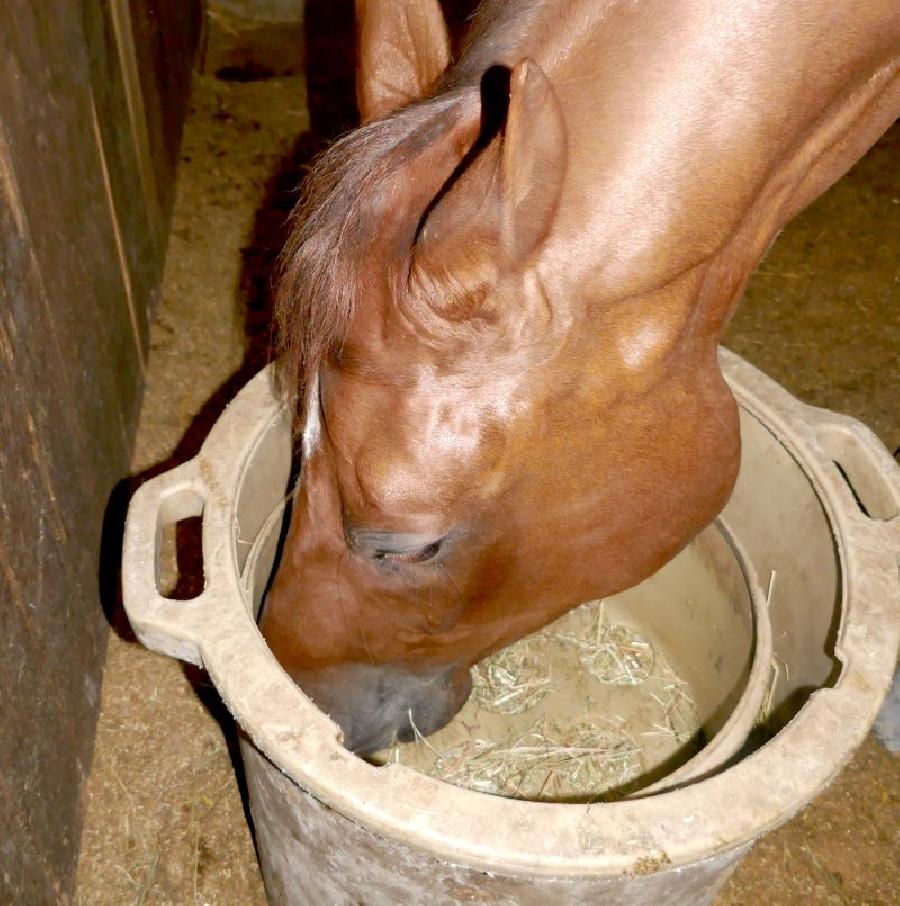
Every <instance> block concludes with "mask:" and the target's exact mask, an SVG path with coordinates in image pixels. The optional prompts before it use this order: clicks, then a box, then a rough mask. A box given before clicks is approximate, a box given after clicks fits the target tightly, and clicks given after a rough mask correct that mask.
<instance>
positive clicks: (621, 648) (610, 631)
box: [556, 601, 656, 686]
mask: <svg viewBox="0 0 900 906" xmlns="http://www.w3.org/2000/svg"><path fill="white" fill-rule="evenodd" d="M576 613H580V615H581V616H582V619H583V621H584V622H585V623H587V629H586V631H583V632H581V633H579V634H578V635H575V634H572V633H570V634H568V635H560V636H556V638H558V639H559V640H560V641H565V642H570V643H571V644H574V645H575V647H576V649H577V650H578V659H579V660H580V661H581V663H582V665H583V666H584V668H585V669H586V670H587V671H588V672H589V673H590V674H591V675H592V676H595V677H596V678H597V679H598V680H599V681H600V682H601V683H606V684H609V685H611V686H637V685H639V684H640V683H642V682H644V680H646V679H647V678H648V677H650V675H651V674H652V673H653V666H654V663H655V661H656V655H655V654H654V652H653V648H652V646H651V645H650V643H649V642H648V641H647V640H646V639H645V638H644V637H643V636H641V635H639V634H638V633H637V632H635V631H634V630H632V629H630V628H629V627H628V626H624V625H622V624H620V623H607V622H606V620H605V619H604V613H603V602H602V601H590V602H588V603H587V604H582V605H581V607H579V608H578V611H577V612H576ZM585 616H587V617H588V618H587V619H584V617H585Z"/></svg>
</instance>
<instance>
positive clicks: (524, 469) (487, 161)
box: [260, 0, 900, 753]
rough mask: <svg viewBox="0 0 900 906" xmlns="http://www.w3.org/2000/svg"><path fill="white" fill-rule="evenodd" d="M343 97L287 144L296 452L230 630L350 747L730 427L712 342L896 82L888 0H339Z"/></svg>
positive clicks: (421, 714) (396, 720)
mask: <svg viewBox="0 0 900 906" xmlns="http://www.w3.org/2000/svg"><path fill="white" fill-rule="evenodd" d="M357 37H358V66H357V95H358V101H359V109H360V114H361V119H362V124H361V125H360V127H359V128H358V129H356V130H355V131H352V132H350V133H349V134H347V135H346V136H344V137H343V138H340V139H339V140H338V141H336V142H335V143H334V144H333V145H332V146H331V147H330V148H329V149H328V150H326V151H325V152H324V154H323V155H322V156H321V157H320V159H319V160H318V162H317V163H316V164H315V165H314V167H313V168H312V169H311V171H310V173H309V174H308V177H307V179H306V182H305V184H304V187H303V189H302V195H301V198H300V201H299V202H298V206H297V209H296V211H295V212H294V215H293V224H292V232H291V236H290V239H289V240H288V242H287V244H286V246H285V250H284V252H283V258H282V268H281V274H280V278H279V289H278V298H277V303H276V323H277V330H278V335H279V337H280V340H279V342H280V347H279V349H280V351H281V353H282V354H283V355H282V371H281V375H282V380H283V381H284V382H285V387H286V389H287V391H288V392H289V393H291V394H292V403H291V405H292V406H294V410H293V411H294V412H295V416H296V418H295V421H296V426H295V427H296V440H297V445H298V447H299V448H300V453H301V462H302V465H301V469H300V477H299V482H298V485H297V487H296V491H295V493H294V497H293V503H292V513H291V518H290V525H289V527H288V529H287V532H286V536H285V540H284V545H283V550H282V554H281V560H280V564H279V566H278V569H277V573H276V575H275V577H274V579H273V581H272V584H271V587H270V589H269V592H268V595H267V598H266V602H265V606H264V610H263V614H262V617H261V620H260V629H261V631H262V633H263V635H264V637H265V639H266V641H267V643H268V645H269V647H270V649H271V651H272V652H273V654H274V655H275V657H276V658H277V659H278V660H279V661H280V663H281V664H282V666H283V667H284V669H285V670H286V671H287V672H288V673H289V674H290V675H291V677H292V678H293V679H294V680H295V681H296V682H297V683H298V684H299V685H300V686H301V688H302V689H303V690H304V691H305V692H306V693H307V694H308V695H309V696H310V697H311V698H312V700H313V701H314V702H316V704H317V705H319V707H320V708H322V709H323V710H324V711H325V712H326V713H328V714H329V715H330V716H331V717H332V718H333V719H334V720H335V722H336V723H337V725H338V727H339V728H340V731H341V732H342V734H343V737H342V738H343V742H344V745H346V746H347V747H348V748H350V749H351V750H353V751H355V752H357V753H368V752H372V751H373V750H376V749H378V748H381V747H384V746H387V745H389V744H390V743H391V742H393V741H394V740H396V739H409V738H410V737H411V735H412V734H413V732H414V728H415V730H416V731H418V732H421V733H422V734H424V735H427V734H428V733H430V732H433V731H434V730H436V729H438V728H439V727H440V726H442V725H443V724H444V723H446V722H447V721H448V720H449V719H450V718H451V717H452V716H453V715H454V714H455V713H456V711H457V710H458V709H459V708H460V707H461V705H462V703H463V702H464V701H465V699H466V697H467V696H468V694H469V691H470V678H469V676H470V672H469V668H470V666H471V665H472V664H473V663H475V662H476V661H478V660H479V659H481V658H482V657H484V656H486V655H487V654H489V653H490V652H492V651H495V650H496V649H498V648H500V647H502V646H504V645H506V644H508V643H510V642H511V641H513V640H515V639H518V638H520V637H522V636H524V635H526V634H528V633H530V632H532V631H534V630H536V629H538V628H540V627H542V626H544V625H545V624H547V623H549V622H550V621H552V620H553V619H555V618H557V617H558V616H560V615H561V614H563V613H564V612H565V611H567V610H568V609H570V608H571V607H573V606H574V605H576V604H578V603H579V602H581V601H584V600H587V599H593V598H599V597H603V596H606V595H610V594H613V593H616V592H618V591H620V590H622V589H625V588H627V587H629V586H631V585H634V584H636V583H638V582H640V581H641V580H642V579H644V578H645V577H647V576H649V575H650V574H651V573H653V572H654V571H655V570H657V569H658V568H659V567H660V566H662V565H663V564H664V563H665V562H666V561H667V560H669V559H670V558H671V557H673V556H674V555H675V554H676V553H677V552H678V551H680V550H681V549H682V548H683V547H684V546H685V545H686V544H687V543H688V542H689V541H690V540H691V539H692V538H693V537H694V536H695V535H696V534H697V533H698V532H699V531H700V530H701V529H702V528H703V527H704V526H706V525H707V524H708V523H709V522H710V521H711V520H713V519H714V518H715V516H716V515H717V514H718V513H719V511H720V510H721V509H722V507H723V506H724V504H725V503H726V502H727V500H728V498H729V495H730V493H731V490H732V487H733V484H734V481H735V477H736V474H737V470H738V464H739V458H740V432H739V426H738V413H737V406H736V403H735V400H734V399H733V397H732V395H731V393H730V391H729V389H728V387H727V385H726V383H725V381H724V379H723V377H722V373H721V371H720V368H719V364H718V361H717V351H716V350H717V341H718V338H719V336H720V334H721V333H722V330H723V327H724V326H725V324H726V323H727V321H728V318H729V316H730V314H731V312H732V311H733V310H734V307H735V305H736V304H737V302H738V300H739V298H740V296H741V294H742V291H743V289H744V287H745V285H746V283H747V280H748V278H749V277H750V275H751V273H752V272H753V270H754V269H755V267H756V265H757V264H758V262H759V261H760V260H761V258H762V257H763V255H764V254H765V252H766V250H767V249H768V247H769V245H770V244H771V242H772V241H773V239H774V238H775V236H776V235H777V234H778V232H779V230H780V229H781V228H782V227H783V226H784V224H785V223H786V222H787V221H788V220H790V219H791V218H792V217H793V216H794V215H795V214H797V213H798V212H799V211H800V210H801V209H803V208H804V207H805V206H806V205H808V204H809V203H810V202H811V201H813V200H814V199H815V198H816V197H817V196H818V195H819V194H821V193H822V192H823V191H824V190H825V189H826V188H828V187H829V186H830V185H831V184H832V183H833V182H834V181H835V180H837V179H838V178H839V177H840V176H841V175H842V174H843V173H844V172H846V171H847V170H848V169H849V167H850V166H851V165H852V164H853V163H854V162H855V161H856V160H857V159H858V158H860V157H861V156H862V155H863V154H864V153H865V151H866V150H867V149H868V148H869V147H870V146H871V145H872V144H873V143H874V142H875V140H876V139H877V138H878V137H879V136H880V135H881V134H882V132H884V131H885V130H886V129H887V127H888V126H889V125H890V124H891V122H892V121H893V120H894V119H895V118H896V116H897V115H898V112H900V76H898V69H900V9H898V7H897V4H896V0H858V2H854V3H847V2H845V0H808V2H804V0H768V2H759V0H729V2H727V3H726V2H721V3H709V2H701V0H684V2H679V3H672V2H670V0H519V2H512V0H509V2H501V0H486V2H484V3H482V4H481V5H480V7H479V8H478V10H477V11H476V13H475V15H474V17H473V18H472V19H471V21H470V23H469V25H468V30H467V32H466V35H465V37H464V39H463V42H462V44H461V46H460V48H459V50H458V52H457V53H456V55H455V59H453V58H452V57H453V54H452V51H451V42H450V39H449V37H448V33H447V29H446V27H445V24H444V20H443V18H442V11H441V8H440V6H439V4H438V2H437V0H357Z"/></svg>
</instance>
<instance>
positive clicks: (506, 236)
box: [499, 60, 567, 267]
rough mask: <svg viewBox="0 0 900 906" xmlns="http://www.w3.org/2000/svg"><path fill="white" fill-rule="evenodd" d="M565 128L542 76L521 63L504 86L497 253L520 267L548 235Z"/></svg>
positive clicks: (560, 182) (526, 62)
mask: <svg viewBox="0 0 900 906" xmlns="http://www.w3.org/2000/svg"><path fill="white" fill-rule="evenodd" d="M566 158H567V150H566V126H565V120H564V119H563V112H562V106H561V105H560V102H559V97H558V96H557V94H556V92H555V91H554V90H553V86H552V85H551V84H550V80H549V79H548V78H547V76H546V75H544V71H543V70H542V69H541V68H540V66H538V65H537V64H536V63H533V62H532V61H531V60H523V61H522V62H521V63H519V64H518V65H517V66H516V67H515V69H513V71H512V75H511V76H510V82H509V113H508V114H507V116H506V128H505V130H504V135H503V144H502V148H501V156H500V174H499V175H500V178H499V190H500V193H501V197H500V250H501V254H502V257H503V259H504V263H505V264H506V266H507V267H509V266H512V267H516V266H521V265H522V264H523V263H524V262H525V260H526V259H527V258H528V257H530V256H531V255H532V253H534V252H535V251H536V250H537V249H538V247H539V246H540V245H541V243H542V242H543V240H544V239H545V238H546V237H547V234H548V233H549V232H550V227H551V226H552V225H553V218H554V217H555V216H556V209H557V208H558V207H559V199H560V195H561V194H562V185H563V177H564V176H565V169H566Z"/></svg>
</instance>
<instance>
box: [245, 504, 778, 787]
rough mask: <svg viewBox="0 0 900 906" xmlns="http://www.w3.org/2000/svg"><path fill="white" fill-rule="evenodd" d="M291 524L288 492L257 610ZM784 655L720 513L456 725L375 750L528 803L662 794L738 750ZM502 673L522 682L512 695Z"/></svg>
mask: <svg viewBox="0 0 900 906" xmlns="http://www.w3.org/2000/svg"><path fill="white" fill-rule="evenodd" d="M246 499H247V500H248V503H249V502H251V501H253V502H254V505H255V500H256V498H246ZM284 522H285V516H284V503H280V504H279V505H278V506H277V507H276V509H275V510H274V511H273V512H272V513H271V514H270V516H269V518H268V519H267V520H266V522H265V524H264V526H263V527H262V529H261V531H260V532H259V535H258V536H257V538H256V539H255V541H254V542H253V544H252V547H251V550H250V553H249V555H248V557H247V560H246V564H245V566H244V570H243V573H242V583H243V585H244V588H245V590H246V592H247V601H248V603H249V602H252V606H253V612H254V615H255V614H256V613H257V612H258V609H259V607H260V603H261V600H262V596H263V594H264V591H265V588H266V586H267V584H268V580H269V577H270V575H271V572H272V569H273V564H274V562H275V560H276V558H277V551H278V541H279V537H280V536H281V534H282V530H283V527H284ZM770 660H771V635H770V631H769V624H768V614H767V610H766V606H765V600H764V598H763V596H762V595H761V594H760V591H759V588H758V585H757V582H756V578H755V574H754V572H753V568H752V565H751V564H750V563H749V560H748V559H747V557H746V555H745V554H744V553H743V551H742V550H741V548H740V545H739V543H738V542H737V541H736V540H735V539H734V537H733V536H732V534H731V532H730V531H729V530H728V528H727V526H726V525H725V523H724V522H723V521H722V520H717V521H716V523H714V524H713V525H711V526H709V527H708V528H707V529H705V530H704V531H703V532H701V534H700V535H698V536H697V538H695V539H694V541H693V542H691V544H690V545H688V547H686V548H685V549H684V550H683V551H682V552H681V553H680V554H679V555H678V556H677V557H676V558H674V559H673V560H672V561H670V562H669V563H668V564H667V565H666V566H664V567H663V568H662V569H660V570H659V571H658V572H656V573H655V574H654V575H652V576H651V577H649V578H648V579H646V580H645V581H644V582H642V583H641V584H640V585H638V586H636V587H634V588H631V589H629V590H628V591H625V592H622V593H621V594H618V595H615V596H613V597H610V598H607V599H604V600H603V601H602V602H599V601H598V602H589V603H586V604H584V605H582V606H581V607H578V608H575V609H573V610H572V611H570V612H569V613H567V614H566V615H564V616H563V617H561V618H560V619H558V620H556V621H555V622H554V623H552V624H551V625H549V626H547V627H545V628H544V629H543V630H541V631H540V632H537V633H534V634H532V635H530V636H528V637H527V638H525V639H522V640H520V641H518V642H516V643H514V644H513V645H511V646H509V647H508V648H506V649H503V650H502V651H501V652H499V653H498V654H496V655H494V656H493V657H491V658H488V659H486V660H485V661H483V662H482V663H481V664H480V665H479V666H478V667H477V668H476V669H475V670H474V671H473V675H474V690H473V694H472V695H471V696H470V697H469V700H468V701H467V702H466V704H465V706H464V707H463V708H462V710H461V711H460V712H459V714H457V715H456V717H454V719H453V720H452V721H451V722H450V723H449V724H448V725H447V726H446V727H444V728H442V729H441V730H439V731H438V732H437V733H435V734H432V735H431V736H430V737H429V738H428V739H427V740H425V739H424V738H421V737H419V736H417V738H416V739H415V740H414V741H413V742H409V743H403V744H399V745H397V746H395V747H394V748H393V749H390V750H383V751H382V752H378V753H375V755H374V756H371V758H370V760H371V761H372V763H374V764H379V765H381V764H386V763H399V764H403V765H406V766H407V767H411V768H414V769H417V770H419V771H421V772H423V773H426V774H430V775H431V776H433V777H436V778H437V779H439V780H446V781H448V782H451V783H454V784H456V785H459V786H464V787H468V788H469V789H473V790H475V791H477V792H486V793H491V794H494V795H504V796H509V797H512V798H520V799H533V800H539V801H548V802H578V801H584V802H592V801H597V800H599V799H613V798H621V797H623V796H633V795H642V794H646V793H648V792H658V791H660V790H662V789H667V788H670V787H672V786H674V785H676V784H678V783H685V782H688V781H691V780H695V779H698V778H700V777H702V776H704V775H705V774H707V773H709V772H710V771H712V770H714V769H716V768H718V767H720V766H721V765H722V764H724V763H725V762H726V761H727V760H728V759H729V758H731V757H732V756H734V755H735V753H736V752H737V751H738V750H739V749H740V747H741V746H742V745H743V744H744V742H745V741H746V739H747V737H748V735H749V734H750V732H751V730H752V729H753V726H754V723H755V721H756V719H757V717H758V714H759V711H760V708H761V705H762V702H763V699H764V697H765V694H766V691H767V681H768V678H769V673H770V671H769V664H770ZM517 671H518V672H519V675H518V676H515V675H513V674H516V672H517ZM498 677H502V678H503V680H504V681H506V682H508V683H511V684H512V686H510V687H504V688H503V689H501V690H500V691H499V692H498V689H497V688H496V683H497V679H498ZM516 684H518V685H516Z"/></svg>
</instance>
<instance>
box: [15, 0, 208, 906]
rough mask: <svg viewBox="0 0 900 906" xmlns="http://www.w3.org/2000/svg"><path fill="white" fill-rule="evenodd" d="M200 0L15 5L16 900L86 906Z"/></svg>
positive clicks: (28, 1) (49, 0) (65, 0)
mask: <svg viewBox="0 0 900 906" xmlns="http://www.w3.org/2000/svg"><path fill="white" fill-rule="evenodd" d="M199 21H200V19H199V0H194V2H189V0H46V2H45V0H41V2H34V0H5V2H4V3H3V4H2V5H0V903H11V902H15V903H23V904H24V903H27V904H29V906H30V904H35V906H38V904H43V903H58V902H62V903H65V902H68V897H69V896H70V895H71V885H72V879H73V874H74V866H75V859H76V856H77V847H78V843H79V836H80V817H81V801H80V791H81V782H82V780H83V778H84V776H85V774H86V773H87V771H88V770H89V767H90V760H91V752H92V746H93V735H94V725H95V719H96V713H97V707H98V704H99V692H100V671H101V666H102V662H103V656H104V651H105V641H106V632H107V625H106V621H105V618H104V614H103V610H102V607H101V603H100V595H99V591H98V589H99V582H100V580H101V579H102V578H103V577H101V576H99V575H98V569H99V553H100V541H101V530H102V525H103V518H104V511H105V509H106V507H107V505H108V503H109V501H110V495H111V493H112V491H113V489H114V487H115V486H116V484H117V483H118V482H119V481H120V480H121V479H122V478H123V477H125V476H126V475H127V473H128V466H129V458H130V452H131V443H132V436H133V432H134V426H135V418H136V414H137V407H138V403H139V398H140V393H141V386H142V377H143V369H144V358H145V355H146V347H147V324H148V319H149V317H150V312H151V309H152V304H153V299H154V296H155V294H156V293H157V291H158V287H159V285H160V280H161V273H162V264H163V255H164V249H165V241H166V224H167V220H168V214H169V210H170V207H171V201H172V196H173V182H174V180H173V176H174V167H175V161H176V159H177V149H178V143H179V138H180V131H181V123H182V120H183V117H184V110H185V104H186V97H187V91H188V86H189V78H190V67H191V60H192V55H193V50H194V47H195V46H196V44H197V39H198V32H199Z"/></svg>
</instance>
